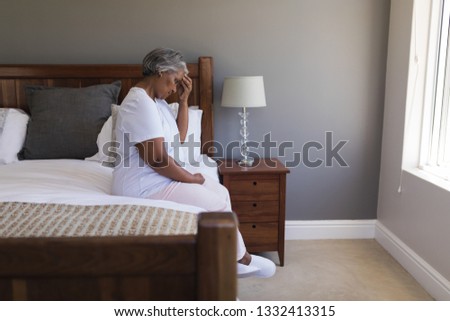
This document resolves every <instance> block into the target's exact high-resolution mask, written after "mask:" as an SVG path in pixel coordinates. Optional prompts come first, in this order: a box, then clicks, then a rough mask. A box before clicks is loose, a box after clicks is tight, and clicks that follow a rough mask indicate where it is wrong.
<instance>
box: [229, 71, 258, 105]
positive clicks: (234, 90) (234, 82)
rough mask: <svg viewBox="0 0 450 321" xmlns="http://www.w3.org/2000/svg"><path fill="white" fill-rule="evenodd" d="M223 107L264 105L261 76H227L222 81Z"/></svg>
mask: <svg viewBox="0 0 450 321" xmlns="http://www.w3.org/2000/svg"><path fill="white" fill-rule="evenodd" d="M222 106H223V107H241V108H242V107H265V106H266V95H265V92H264V80H263V76H252V77H227V78H225V80H224V82H223V90H222Z"/></svg>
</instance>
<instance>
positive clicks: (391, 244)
mask: <svg viewBox="0 0 450 321" xmlns="http://www.w3.org/2000/svg"><path fill="white" fill-rule="evenodd" d="M285 233H286V234H285V239H286V240H325V239H375V240H376V241H377V242H378V243H379V244H380V245H381V246H382V247H383V248H384V249H385V250H386V251H388V252H389V254H391V255H392V256H393V257H394V258H395V259H396V260H397V262H399V263H400V264H401V265H402V266H403V267H404V268H405V270H407V271H408V272H409V273H410V274H411V275H412V276H413V277H414V278H415V279H416V280H417V282H419V284H420V285H421V286H422V287H423V288H424V289H425V290H426V291H427V292H428V293H429V294H430V295H431V296H432V297H433V298H435V299H436V300H443V301H448V300H450V281H448V280H447V279H446V278H444V277H443V276H442V275H441V274H440V273H439V272H438V271H436V270H435V269H434V268H433V267H432V266H431V265H429V264H428V263H427V262H426V261H425V260H424V259H422V258H421V257H420V256H419V255H417V254H416V253H415V252H414V251H413V250H412V249H411V248H409V247H408V246H407V245H406V244H405V243H403V242H402V241H401V240H400V239H399V238H398V237H397V236H396V235H394V234H393V233H392V232H391V231H389V230H388V229H387V228H386V227H385V226H384V225H383V224H381V223H380V222H378V220H327V221H286V230H285Z"/></svg>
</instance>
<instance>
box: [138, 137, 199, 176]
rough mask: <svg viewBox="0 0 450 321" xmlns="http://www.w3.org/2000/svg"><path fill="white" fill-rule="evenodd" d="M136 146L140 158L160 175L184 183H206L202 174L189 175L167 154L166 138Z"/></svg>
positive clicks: (150, 140) (151, 140) (154, 139)
mask: <svg viewBox="0 0 450 321" xmlns="http://www.w3.org/2000/svg"><path fill="white" fill-rule="evenodd" d="M135 146H136V147H137V149H138V151H139V156H140V157H141V158H142V159H143V160H144V161H145V163H146V164H148V165H149V166H150V167H151V168H153V169H154V170H155V172H157V173H158V174H160V175H163V176H165V177H168V178H170V179H173V180H175V181H178V182H182V183H194V184H203V182H204V181H205V179H204V177H203V176H202V175H201V174H191V173H189V172H188V171H186V170H185V169H183V168H181V167H180V165H178V164H177V162H175V160H174V159H173V158H172V157H170V156H169V154H167V151H166V148H165V147H164V138H162V137H158V138H153V139H149V140H147V141H144V142H141V143H138V144H136V145H135Z"/></svg>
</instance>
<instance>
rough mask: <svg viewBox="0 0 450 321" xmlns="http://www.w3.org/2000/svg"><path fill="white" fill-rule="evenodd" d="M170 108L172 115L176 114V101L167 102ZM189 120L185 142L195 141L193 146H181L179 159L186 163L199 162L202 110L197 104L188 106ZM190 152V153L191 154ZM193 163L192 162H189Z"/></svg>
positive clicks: (175, 115)
mask: <svg viewBox="0 0 450 321" xmlns="http://www.w3.org/2000/svg"><path fill="white" fill-rule="evenodd" d="M169 107H170V110H171V111H172V114H173V115H174V117H175V118H176V117H177V114H178V103H172V104H169ZM188 113H189V114H188V115H189V122H188V130H187V134H186V140H185V143H187V144H190V143H195V144H196V145H195V147H194V148H192V147H190V146H186V147H181V149H180V152H179V155H180V159H179V160H180V161H181V162H186V163H192V162H194V163H195V162H199V161H200V155H201V137H202V115H203V110H201V109H200V108H199V107H198V106H189V108H188ZM191 154H192V155H191ZM191 165H194V164H191Z"/></svg>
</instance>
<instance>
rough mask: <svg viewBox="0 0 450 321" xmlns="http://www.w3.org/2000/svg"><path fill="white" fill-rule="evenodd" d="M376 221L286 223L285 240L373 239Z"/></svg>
mask: <svg viewBox="0 0 450 321" xmlns="http://www.w3.org/2000/svg"><path fill="white" fill-rule="evenodd" d="M375 222H376V220H327V221H286V230H285V233H286V236H285V238H286V240H325V239H373V238H374V237H375Z"/></svg>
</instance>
